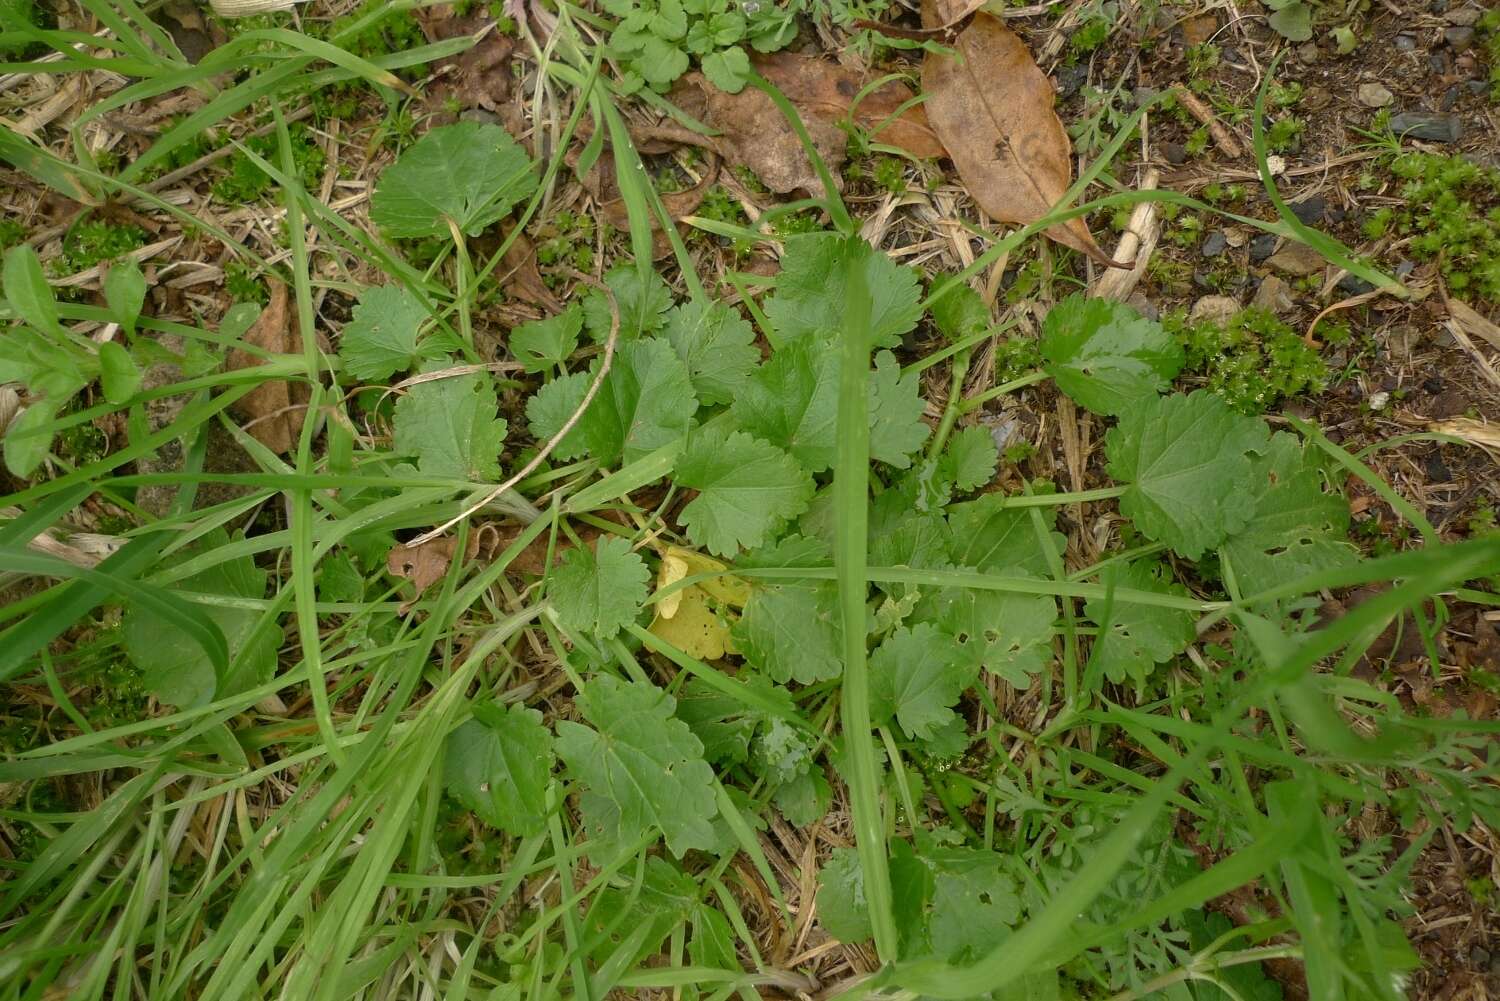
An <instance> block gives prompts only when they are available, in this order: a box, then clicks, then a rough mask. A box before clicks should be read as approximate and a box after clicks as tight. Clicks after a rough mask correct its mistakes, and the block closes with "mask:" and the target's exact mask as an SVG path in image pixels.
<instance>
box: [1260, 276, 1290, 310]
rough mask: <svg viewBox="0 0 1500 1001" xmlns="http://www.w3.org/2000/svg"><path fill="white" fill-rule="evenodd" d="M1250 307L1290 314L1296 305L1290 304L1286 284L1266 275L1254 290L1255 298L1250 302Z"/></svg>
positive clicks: (1288, 290)
mask: <svg viewBox="0 0 1500 1001" xmlns="http://www.w3.org/2000/svg"><path fill="white" fill-rule="evenodd" d="M1250 305H1252V306H1256V307H1258V308H1260V309H1264V310H1267V311H1269V312H1272V313H1277V314H1281V313H1287V312H1290V311H1291V309H1292V308H1293V306H1294V305H1296V304H1295V303H1293V302H1292V294H1291V290H1290V289H1289V288H1288V287H1287V284H1286V282H1284V281H1282V280H1281V279H1280V278H1277V277H1276V276H1275V275H1266V277H1265V278H1263V279H1262V280H1261V283H1260V288H1258V289H1256V290H1255V297H1254V298H1253V299H1251V300H1250Z"/></svg>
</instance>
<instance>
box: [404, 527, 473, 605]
mask: <svg viewBox="0 0 1500 1001" xmlns="http://www.w3.org/2000/svg"><path fill="white" fill-rule="evenodd" d="M457 550H458V539H457V538H456V537H454V536H451V535H445V536H441V537H439V538H436V539H429V540H428V541H426V542H423V543H421V544H420V545H416V546H407V545H402V544H400V543H397V544H396V546H395V547H394V548H392V549H391V551H390V554H389V555H387V556H386V558H385V568H386V570H387V571H388V572H389V573H390V574H391V575H393V576H396V577H404V578H405V579H407V580H409V581H411V582H412V586H413V587H415V588H416V589H417V594H416V597H414V598H413V599H412V600H411V601H408V602H405V603H403V604H402V606H401V614H402V615H405V614H406V613H407V612H409V611H410V610H411V606H412V605H413V604H415V603H416V600H417V598H420V597H421V596H422V592H424V591H426V590H427V589H428V588H429V587H431V586H432V585H434V584H436V583H437V582H438V581H440V580H442V579H443V576H444V575H445V574H447V572H448V567H449V565H450V564H451V563H452V562H453V554H454V553H455V552H456V551H457ZM478 552H479V533H478V532H473V533H470V535H469V544H468V547H467V548H466V549H465V550H464V559H466V560H469V559H473V558H474V556H475V555H477V554H478Z"/></svg>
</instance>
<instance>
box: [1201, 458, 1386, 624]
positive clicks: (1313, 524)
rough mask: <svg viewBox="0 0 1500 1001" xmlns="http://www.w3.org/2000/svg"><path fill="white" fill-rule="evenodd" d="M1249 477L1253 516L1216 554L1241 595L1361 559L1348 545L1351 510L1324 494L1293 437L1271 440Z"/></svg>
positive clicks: (1318, 475)
mask: <svg viewBox="0 0 1500 1001" xmlns="http://www.w3.org/2000/svg"><path fill="white" fill-rule="evenodd" d="M1250 473H1251V480H1250V483H1249V486H1248V490H1249V492H1250V494H1251V495H1252V497H1253V498H1254V505H1255V506H1254V512H1253V514H1252V515H1251V518H1250V521H1249V522H1248V523H1247V524H1246V525H1245V527H1244V528H1242V529H1241V530H1240V531H1238V532H1235V533H1234V534H1232V535H1231V536H1230V537H1229V538H1228V539H1227V540H1225V542H1224V544H1223V546H1222V547H1221V549H1220V553H1221V555H1223V556H1224V557H1225V558H1226V559H1228V560H1229V564H1230V566H1231V567H1233V569H1234V577H1235V582H1236V584H1237V585H1238V587H1239V590H1240V593H1242V594H1247V595H1248V594H1254V593H1256V592H1257V591H1264V590H1267V589H1269V588H1272V587H1275V586H1276V585H1278V584H1284V583H1286V582H1287V581H1290V580H1296V579H1297V578H1298V577H1302V576H1304V575H1306V574H1310V573H1313V572H1315V571H1318V570H1328V569H1331V568H1333V567H1340V566H1346V565H1348V564H1350V563H1353V562H1355V561H1356V560H1358V559H1359V551H1358V550H1357V549H1355V547H1354V546H1353V545H1351V544H1350V543H1349V542H1348V541H1346V540H1347V538H1348V534H1349V505H1348V504H1347V503H1346V502H1345V501H1344V498H1343V497H1341V496H1339V495H1338V494H1337V493H1332V492H1328V491H1325V490H1324V489H1323V476H1322V473H1320V472H1319V471H1318V468H1317V466H1316V465H1315V464H1314V463H1312V462H1311V461H1309V457H1308V456H1307V455H1306V454H1305V453H1304V451H1303V448H1302V445H1301V444H1300V443H1299V442H1298V441H1297V439H1296V438H1295V437H1294V436H1293V435H1290V434H1288V433H1286V432H1284V431H1282V432H1278V433H1276V434H1274V435H1272V436H1271V443H1270V447H1269V448H1268V449H1267V451H1266V452H1265V454H1264V455H1257V456H1254V457H1253V458H1252V460H1251V464H1250Z"/></svg>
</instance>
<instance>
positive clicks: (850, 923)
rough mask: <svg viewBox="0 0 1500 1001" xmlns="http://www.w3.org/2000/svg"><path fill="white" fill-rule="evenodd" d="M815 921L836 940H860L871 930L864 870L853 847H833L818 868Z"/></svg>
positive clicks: (871, 932) (868, 935)
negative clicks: (816, 915)
mask: <svg viewBox="0 0 1500 1001" xmlns="http://www.w3.org/2000/svg"><path fill="white" fill-rule="evenodd" d="M818 922H819V923H820V924H822V926H823V930H824V931H826V932H828V934H830V935H832V936H833V937H834V938H836V939H838V940H839V941H840V942H863V941H864V940H865V939H867V938H870V937H871V936H873V935H874V934H875V931H874V929H873V927H872V926H871V924H870V903H869V901H868V900H866V899H865V880H864V871H863V870H862V869H861V868H860V865H859V853H858V852H857V851H855V850H854V849H853V848H835V849H834V850H833V852H832V853H831V854H830V855H829V856H828V861H827V862H825V863H823V868H822V869H820V870H819V871H818Z"/></svg>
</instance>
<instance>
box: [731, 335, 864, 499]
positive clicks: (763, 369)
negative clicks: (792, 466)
mask: <svg viewBox="0 0 1500 1001" xmlns="http://www.w3.org/2000/svg"><path fill="white" fill-rule="evenodd" d="M838 382H839V372H838V356H837V354H836V353H835V352H834V351H832V350H829V349H828V347H827V346H826V345H825V344H823V343H822V342H821V341H820V340H815V339H813V338H810V337H808V338H802V339H800V340H796V341H792V342H791V343H789V344H786V345H785V346H783V347H781V348H779V349H777V350H776V352H775V353H774V354H772V355H771V358H770V360H768V361H767V362H766V363H765V364H763V365H761V366H760V367H759V368H757V369H755V371H754V372H752V373H751V374H750V377H749V379H748V380H747V381H746V383H745V385H744V386H743V387H741V389H740V391H739V393H738V394H737V395H736V396H735V398H734V403H733V405H732V406H731V408H730V409H731V412H732V413H733V414H734V418H735V420H736V421H738V422H739V425H740V427H742V428H744V429H745V430H746V431H749V432H750V433H751V434H753V435H755V436H756V437H758V438H762V439H764V440H766V441H768V442H771V443H772V444H774V445H777V446H779V447H780V448H784V449H786V450H787V451H788V452H790V453H791V454H792V455H793V456H795V457H796V459H797V461H798V462H800V463H801V464H802V466H803V468H804V469H806V470H807V471H808V472H810V473H820V472H822V471H823V470H825V469H827V468H828V467H830V466H832V465H833V460H834V454H835V451H836V446H837V441H836V436H835V433H834V431H835V424H836V423H837V420H838Z"/></svg>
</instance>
